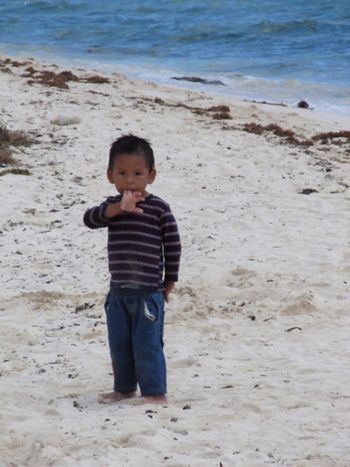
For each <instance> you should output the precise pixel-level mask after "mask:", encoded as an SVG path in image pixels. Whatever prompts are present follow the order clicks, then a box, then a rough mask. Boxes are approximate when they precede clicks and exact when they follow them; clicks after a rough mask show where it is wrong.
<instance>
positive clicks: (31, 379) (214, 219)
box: [0, 62, 350, 467]
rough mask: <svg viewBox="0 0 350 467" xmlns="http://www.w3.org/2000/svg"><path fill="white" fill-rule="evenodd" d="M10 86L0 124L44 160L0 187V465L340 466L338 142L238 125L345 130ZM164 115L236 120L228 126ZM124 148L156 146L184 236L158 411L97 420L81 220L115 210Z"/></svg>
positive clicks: (95, 332) (97, 349)
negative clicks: (139, 143)
mask: <svg viewBox="0 0 350 467" xmlns="http://www.w3.org/2000/svg"><path fill="white" fill-rule="evenodd" d="M32 65H33V66H34V68H36V69H39V68H40V65H39V64H37V63H34V62H33V63H32ZM6 68H7V69H8V70H9V72H6V69H4V67H0V103H1V107H0V118H1V121H2V122H3V123H4V124H5V125H6V127H7V128H10V129H13V130H24V131H26V132H29V133H31V134H32V136H33V137H35V138H36V140H37V142H38V143H37V144H35V145H33V146H31V147H28V148H19V149H18V150H17V154H16V158H17V160H18V161H20V162H21V167H26V168H28V169H29V170H30V172H31V174H32V175H30V176H23V175H14V174H7V175H4V176H1V177H0V190H1V221H2V226H1V239H0V241H1V244H0V245H1V284H2V286H1V295H2V299H1V305H0V316H1V327H0V333H1V335H0V338H1V348H2V351H1V357H0V362H1V370H0V371H1V375H0V383H1V395H0V396H1V399H0V400H1V409H0V417H1V418H0V421H1V425H0V432H1V444H0V466H1V467H3V466H35V467H41V466H45V467H46V466H74V467H75V466H82V467H90V466H131V467H139V466H141V465H142V466H145V467H154V466H160V465H164V466H172V467H180V466H181V467H185V466H191V467H197V466H198V467H206V466H208V467H209V466H210V467H214V466H223V467H227V466H243V467H251V466H252V467H254V466H260V465H269V464H272V465H276V466H293V467H301V466H308V467H309V466H310V467H311V466H312V467H325V466H327V467H328V466H330V467H331V466H332V467H333V466H344V467H345V466H349V465H350V447H349V446H350V442H349V440H350V417H349V411H350V370H349V363H350V350H349V325H350V319H349V306H350V300H349V282H350V277H349V273H350V249H349V246H350V245H349V243H350V242H349V231H350V215H349V201H350V190H349V189H348V187H349V185H350V179H349V178H350V177H349V162H350V151H349V142H348V144H345V145H336V144H325V145H322V144H316V145H314V146H312V147H310V148H304V147H298V146H293V145H291V144H282V141H283V140H282V139H281V138H279V137H278V136H274V135H272V134H271V133H266V134H264V135H255V134H251V133H247V132H244V131H242V125H243V124H244V123H247V122H256V123H260V124H264V125H265V124H268V123H276V124H278V125H280V126H281V127H283V128H286V129H292V130H294V131H295V132H296V133H297V135H298V137H299V138H309V137H310V136H312V135H314V134H315V133H319V132H321V131H339V130H346V129H350V118H346V117H345V116H332V115H329V114H328V115H326V114H324V115H322V114H318V113H316V112H315V111H310V110H302V109H291V108H283V107H277V106H271V105H258V104H253V103H247V102H242V101H239V100H237V99H233V98H226V97H218V96H213V95H209V94H205V93H204V92H203V93H202V92H198V93H195V92H189V91H186V90H183V89H176V88H171V87H160V86H157V85H155V84H152V83H143V82H139V81H132V80H129V79H127V78H125V77H123V76H121V75H117V74H115V75H113V76H110V78H111V83H110V84H89V83H82V82H69V83H68V85H69V88H70V89H69V90H60V89H56V88H53V87H45V86H43V85H41V84H34V85H28V83H27V81H28V78H23V77H21V75H23V74H24V70H25V68H26V66H20V67H15V66H13V65H8V66H7V67H6ZM56 71H57V70H56ZM58 71H60V70H58ZM73 71H74V73H76V74H77V75H79V76H87V75H88V74H89V73H87V72H84V71H83V70H73ZM90 74H91V73H90ZM199 89H203V88H199ZM156 97H159V98H161V99H162V100H163V101H164V102H165V104H177V103H184V104H186V105H188V106H197V107H201V108H207V107H210V106H213V105H218V104H225V105H229V107H230V114H231V116H232V120H215V119H213V118H212V117H211V116H209V115H208V116H207V115H197V114H194V113H193V112H192V111H191V110H189V109H186V108H184V107H171V106H168V105H164V104H162V103H155V102H153V101H152V100H153V99H154V98H156ZM145 98H147V99H148V100H147V99H145ZM149 99H152V100H149ZM62 119H63V120H66V121H62ZM67 119H68V121H67ZM55 120H56V123H51V122H52V121H55ZM57 123H58V124H57ZM62 123H70V124H67V125H62ZM223 127H226V129H224V128H223ZM227 127H232V128H229V129H227ZM127 132H135V133H136V134H138V135H141V136H144V137H147V138H149V139H150V141H151V142H152V144H153V147H154V150H155V154H156V160H157V166H158V172H159V175H158V179H157V180H156V182H155V184H154V185H153V187H152V192H153V193H155V194H157V195H159V196H161V197H163V198H164V199H166V200H167V201H168V202H169V203H170V204H171V206H172V209H173V211H174V213H175V214H176V217H177V219H178V222H179V227H180V231H181V235H182V242H183V259H182V267H181V282H180V283H179V285H178V288H177V290H176V293H175V294H174V295H173V297H172V300H171V303H170V304H169V306H168V308H167V315H166V330H165V333H166V336H165V337H166V353H167V360H168V379H169V404H168V405H167V406H151V405H143V406H138V405H136V404H135V403H134V401H128V402H124V403H120V404H115V405H111V406H105V405H99V404H98V403H97V395H98V393H100V392H104V391H108V390H110V389H111V384H112V376H111V368H110V362H109V353H108V347H107V339H106V328H105V319H104V311H103V307H102V305H103V301H104V296H105V293H106V291H107V287H108V272H107V262H106V231H104V230H100V231H90V230H88V229H87V228H86V227H85V226H84V225H83V223H82V215H83V213H84V211H85V209H86V208H87V207H89V206H92V205H94V204H97V203H99V202H100V201H101V200H102V199H103V197H104V196H107V195H110V194H113V187H112V186H111V185H109V184H108V183H107V180H106V178H105V170H106V163H107V156H108V151H109V146H110V144H111V142H112V141H113V140H114V139H115V138H116V137H118V136H120V135H121V134H123V133H127ZM305 188H313V189H316V190H317V192H316V193H312V194H310V195H305V194H300V192H301V191H302V190H303V189H305ZM84 304H86V305H85V309H78V310H76V307H78V306H80V307H81V306H82V305H84ZM253 318H255V319H253ZM291 328H294V329H292V330H290V329H291ZM288 330H289V331H288ZM185 407H188V408H187V409H185Z"/></svg>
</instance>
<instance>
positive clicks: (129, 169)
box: [107, 154, 156, 194]
mask: <svg viewBox="0 0 350 467" xmlns="http://www.w3.org/2000/svg"><path fill="white" fill-rule="evenodd" d="M155 177H156V170H155V169H152V170H151V171H150V170H149V167H148V166H147V163H146V160H145V158H144V157H143V156H142V155H139V154H123V155H121V156H118V157H116V159H115V160H114V164H113V167H112V168H111V169H108V170H107V178H108V180H109V181H110V182H111V183H112V184H113V185H114V186H115V187H116V189H117V191H118V192H119V193H123V192H124V191H139V192H141V193H142V194H145V193H146V187H147V185H149V184H151V183H152V182H153V180H154V179H155Z"/></svg>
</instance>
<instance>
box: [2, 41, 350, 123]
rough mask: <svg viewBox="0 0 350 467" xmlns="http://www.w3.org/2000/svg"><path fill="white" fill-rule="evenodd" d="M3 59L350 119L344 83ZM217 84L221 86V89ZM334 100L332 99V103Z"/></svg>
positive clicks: (21, 55) (74, 60)
mask: <svg viewBox="0 0 350 467" xmlns="http://www.w3.org/2000/svg"><path fill="white" fill-rule="evenodd" d="M0 56H2V57H6V56H8V57H12V58H13V59H17V60H22V61H23V60H26V59H28V57H31V58H32V59H33V60H34V61H37V62H38V63H42V64H45V65H46V66H51V65H52V64H53V63H55V64H57V65H58V66H59V67H63V68H68V69H69V68H75V69H79V68H83V69H86V70H96V71H98V72H101V73H104V72H105V73H110V74H113V73H120V74H123V75H125V76H126V77H128V78H130V79H137V80H141V81H146V82H152V83H154V84H156V85H160V86H170V87H174V88H179V89H183V90H187V91H194V92H207V93H209V94H214V95H217V96H218V97H220V96H223V97H232V98H234V99H239V100H247V101H248V102H257V103H259V102H260V103H266V102H267V103H270V104H271V105H285V106H287V107H289V108H291V109H293V108H297V104H298V103H299V102H300V101H306V102H307V103H308V104H309V106H310V109H311V110H315V111H317V112H325V113H329V114H332V115H335V116H336V115H338V114H340V115H344V116H350V101H349V100H348V92H347V90H346V89H345V84H344V83H343V84H341V85H340V87H339V86H338V85H336V84H335V83H315V82H307V81H300V80H297V79H277V78H276V79H273V78H262V77H255V76H244V75H242V74H240V73H238V72H231V73H219V72H212V73H205V72H202V73H201V72H193V71H188V70H187V71H186V70H184V69H182V70H180V69H177V70H176V69H173V70H171V69H168V68H166V67H163V68H159V67H157V68H156V71H154V66H155V65H154V64H148V65H147V64H142V65H140V66H138V65H137V66H136V65H134V64H126V63H118V62H114V61H113V60H112V59H110V60H108V59H106V60H101V59H97V58H96V57H95V58H93V57H88V56H87V57H77V56H64V55H54V54H52V53H44V52H42V51H41V52H40V51H39V50H35V51H34V53H33V54H32V53H30V51H29V50H28V51H18V52H17V53H16V52H15V51H13V53H12V52H11V53H9V54H7V53H6V48H1V47H0ZM53 57H54V58H53ZM188 76H190V77H196V78H198V79H199V80H202V81H203V82H204V84H201V83H200V82H197V83H191V82H188V81H186V80H184V81H182V80H181V79H182V78H183V77H188ZM179 77H180V78H181V79H180V81H179V80H178V79H177V78H179ZM210 82H216V84H214V85H210ZM217 83H222V85H218V84H217ZM339 88H340V89H342V88H343V96H342V97H340V96H339ZM330 89H333V94H332V93H331V94H329V97H328V100H324V99H325V98H324V97H323V98H322V99H321V100H319V99H320V96H321V95H328V93H329V90H330ZM331 99H333V102H332V101H331ZM346 99H347V100H346Z"/></svg>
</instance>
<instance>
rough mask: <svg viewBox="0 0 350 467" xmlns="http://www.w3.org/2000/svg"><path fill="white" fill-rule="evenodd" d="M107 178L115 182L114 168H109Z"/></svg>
mask: <svg viewBox="0 0 350 467" xmlns="http://www.w3.org/2000/svg"><path fill="white" fill-rule="evenodd" d="M107 178H108V181H109V183H113V170H112V169H107Z"/></svg>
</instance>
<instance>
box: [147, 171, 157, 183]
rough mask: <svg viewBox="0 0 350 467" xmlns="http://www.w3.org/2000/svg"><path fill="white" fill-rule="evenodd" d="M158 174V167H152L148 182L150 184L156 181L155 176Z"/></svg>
mask: <svg viewBox="0 0 350 467" xmlns="http://www.w3.org/2000/svg"><path fill="white" fill-rule="evenodd" d="M156 176H157V171H156V169H152V170H151V171H150V173H149V175H148V183H149V185H150V184H151V183H153V182H154V180H155V178H156Z"/></svg>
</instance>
